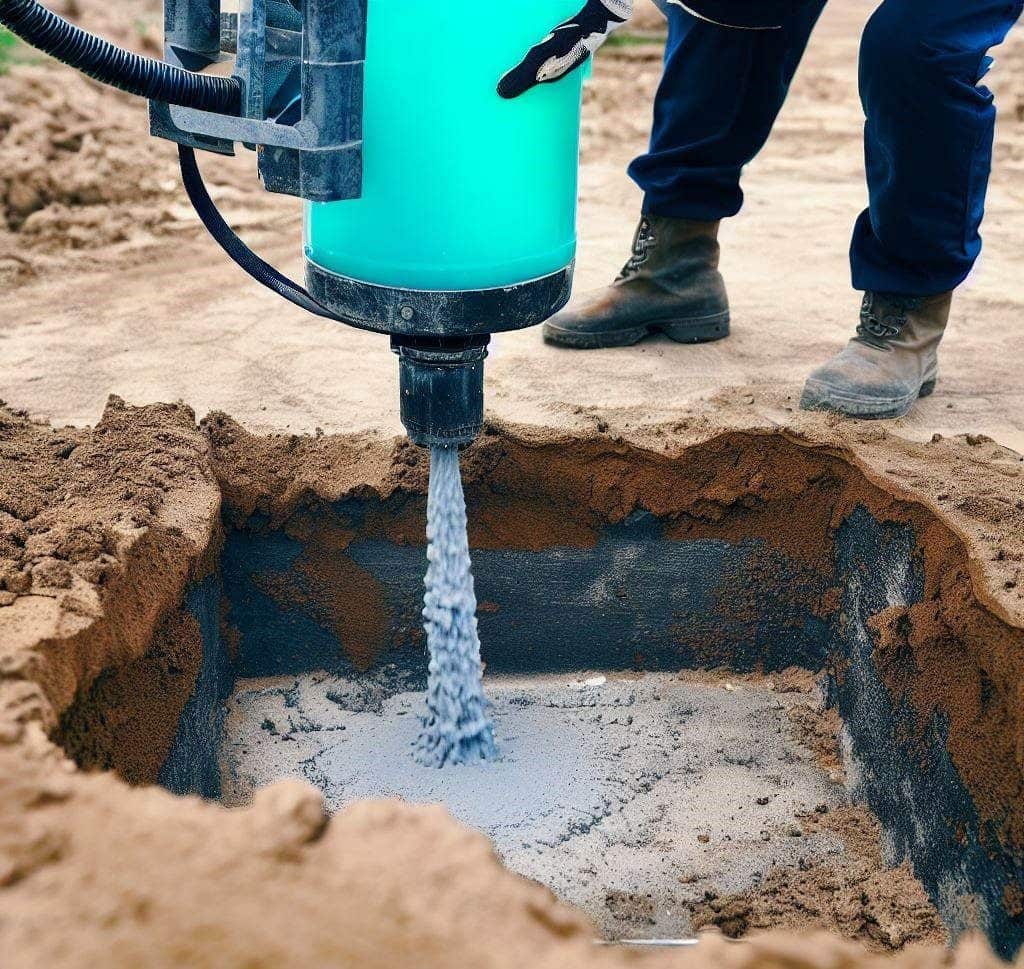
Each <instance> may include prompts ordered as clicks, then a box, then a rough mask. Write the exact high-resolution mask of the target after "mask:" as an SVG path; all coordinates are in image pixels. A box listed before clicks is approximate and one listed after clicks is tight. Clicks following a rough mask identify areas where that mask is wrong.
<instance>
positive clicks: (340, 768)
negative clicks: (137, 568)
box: [221, 673, 846, 938]
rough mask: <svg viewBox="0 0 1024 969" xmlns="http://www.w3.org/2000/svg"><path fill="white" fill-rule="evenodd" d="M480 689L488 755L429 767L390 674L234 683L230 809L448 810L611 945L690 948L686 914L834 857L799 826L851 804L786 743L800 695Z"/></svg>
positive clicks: (520, 681)
mask: <svg viewBox="0 0 1024 969" xmlns="http://www.w3.org/2000/svg"><path fill="white" fill-rule="evenodd" d="M392 679H394V678H392ZM487 690H488V694H489V695H490V697H491V700H492V701H493V714H494V721H495V729H496V734H497V741H498V745H499V748H500V756H499V759H498V760H497V761H495V762H493V763H490V764H475V765H466V766H456V767H448V768H445V769H437V768H431V767H425V766H422V765H420V764H418V763H417V762H416V761H415V759H414V758H413V744H414V741H415V740H416V736H417V733H418V731H419V727H420V721H419V717H420V716H421V715H422V714H423V696H422V693H419V692H414V691H411V690H409V689H408V688H407V687H403V686H402V685H401V684H400V683H399V684H397V685H392V686H388V685H387V680H386V677H364V678H360V679H344V678H340V677H337V676H333V675H328V674H326V673H310V674H306V675H304V676H301V677H298V678H295V677H278V678H274V679H263V680H242V681H240V682H239V683H238V685H237V689H236V692H235V693H234V695H233V696H232V697H231V699H230V701H229V704H228V716H227V719H226V723H225V728H224V740H223V745H222V750H221V773H222V780H223V787H224V801H225V802H226V803H228V804H242V803H245V802H246V801H247V800H248V799H249V798H250V797H251V795H252V792H253V791H254V790H255V789H257V788H259V787H261V786H263V785H265V784H267V783H270V782H271V781H273V780H275V779H278V778H281V777H285V776H288V777H301V778H304V779H306V780H308V781H309V782H311V783H312V784H314V785H315V786H317V787H318V788H320V790H322V791H323V793H324V795H325V797H326V799H327V803H328V805H329V807H330V808H331V810H332V811H336V810H338V809H340V808H342V807H343V806H344V805H345V804H347V803H349V802H350V801H354V800H359V799H363V798H376V797H390V796H397V797H402V798H405V799H406V800H409V801H413V802H419V803H437V802H441V803H444V804H445V805H447V807H448V809H449V810H450V811H451V812H452V814H454V815H455V816H456V817H457V818H459V819H461V820H462V821H464V822H465V823H466V824H469V825H471V826H472V827H475V828H477V829H479V830H481V831H483V832H485V833H486V834H487V835H488V836H489V837H490V838H491V839H492V841H493V842H494V845H495V847H496V849H497V851H498V853H499V854H500V855H501V857H502V858H503V860H504V861H505V863H506V864H507V865H508V867H509V868H511V869H512V870H514V871H517V872H519V873H521V874H523V875H526V876H527V877H529V878H533V879H536V880H537V881H540V882H542V883H544V884H546V885H548V886H549V887H550V888H552V889H553V890H554V891H555V892H556V894H558V895H559V896H561V897H562V898H563V899H565V900H566V901H569V902H572V903H574V904H576V905H578V906H580V907H582V908H583V909H584V910H585V911H586V912H587V913H588V914H589V915H590V916H591V918H592V919H593V920H594V921H595V922H596V923H597V924H598V926H599V927H600V929H601V930H602V932H604V933H605V935H606V936H607V937H609V938H623V937H629V938H642V937H648V938H650V937H663V936H679V935H685V934H687V933H688V932H689V931H690V920H689V905H688V902H691V901H693V900H696V899H698V898H702V897H703V896H704V895H705V893H707V892H715V893H717V894H719V895H722V894H727V893H731V892H737V891H745V890H748V889H750V888H753V887H755V886H756V885H757V884H758V883H759V882H760V880H761V879H762V878H763V877H764V875H765V873H766V872H767V871H768V870H770V869H771V868H773V867H775V866H777V865H793V864H801V863H803V864H806V863H807V861H809V860H810V859H811V858H812V857H817V858H819V859H820V858H821V857H822V856H828V855H836V854H839V853H841V852H842V850H843V849H842V845H841V843H840V842H839V841H837V840H835V839H832V838H830V837H825V836H814V837H811V838H808V837H806V836H804V835H803V834H802V833H801V832H800V829H799V825H798V823H797V821H796V817H797V815H798V814H799V813H801V812H806V811H810V810H813V809H814V808H815V807H816V806H818V805H821V804H826V805H829V806H830V807H834V806H837V805H840V804H843V803H845V802H846V796H845V792H844V790H843V788H842V787H841V786H839V785H837V784H835V783H833V782H832V781H830V779H829V778H828V777H827V776H826V775H825V773H824V772H823V771H822V770H821V769H820V768H819V767H818V766H817V764H816V763H815V760H814V757H813V755H812V754H811V753H810V751H808V750H806V749H804V748H802V747H800V746H799V744H797V743H796V742H795V741H794V740H793V739H792V736H791V731H790V726H789V721H788V718H787V715H786V707H787V706H788V705H790V704H792V703H795V702H806V698H805V697H803V696H799V695H797V696H794V695H791V694H780V693H776V692H774V690H773V689H772V684H771V682H770V681H768V680H763V681H755V682H736V683H729V684H728V688H727V685H726V681H725V680H722V681H718V682H708V681H707V680H699V679H696V678H692V677H689V678H688V677H685V676H684V677H676V676H673V675H668V674H649V675H644V676H632V675H628V674H623V675H613V676H608V677H605V676H601V675H594V676H591V677H589V678H588V677H586V676H581V677H580V678H579V679H576V680H574V679H572V678H570V677H565V676H529V677H525V676H524V677H488V678H487Z"/></svg>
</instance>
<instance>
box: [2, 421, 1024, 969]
mask: <svg viewBox="0 0 1024 969" xmlns="http://www.w3.org/2000/svg"><path fill="white" fill-rule="evenodd" d="M183 410H184V409H178V410H174V409H164V411H162V412H161V411H157V412H154V411H152V409H145V408H143V409H137V410H136V409H131V408H125V407H124V405H121V404H120V403H118V402H115V403H114V404H112V405H111V408H110V409H108V414H107V416H106V417H105V418H104V422H103V423H102V424H101V425H100V427H99V428H98V429H97V431H96V432H64V433H63V436H61V437H59V439H58V441H57V445H60V447H59V448H56V446H55V445H52V444H48V445H47V446H49V447H51V448H54V449H56V450H60V451H61V452H63V451H67V450H68V445H67V443H66V442H65V441H64V438H66V437H68V436H69V435H70V436H72V437H74V436H75V435H78V437H77V438H76V440H77V443H74V442H72V443H74V447H72V448H71V451H72V452H74V451H76V450H78V449H80V450H78V453H79V454H80V455H81V460H82V461H83V462H84V463H86V464H89V463H90V461H91V462H92V464H93V466H95V465H96V464H97V462H96V461H95V460H94V459H93V453H94V452H93V451H91V450H90V449H98V451H97V452H96V453H102V452H103V449H104V448H107V449H110V448H111V447H113V450H114V453H116V452H117V448H118V444H119V442H120V443H121V444H123V446H124V447H125V448H130V446H131V445H130V444H128V443H127V442H128V441H129V439H130V440H131V441H137V440H138V439H139V438H140V437H142V438H147V437H148V438H151V439H153V441H155V442H156V444H155V453H156V454H157V455H158V460H157V461H156V465H157V467H159V468H162V469H163V472H161V473H166V474H171V475H178V476H181V475H182V474H185V473H186V472H187V473H188V474H190V475H192V479H193V480H192V484H193V485H194V487H196V488H199V487H200V485H201V486H202V487H205V488H206V490H207V492H216V493H217V494H218V495H219V497H220V505H219V508H218V506H217V502H212V503H209V502H208V511H207V513H208V516H209V519H210V520H209V521H208V523H207V526H208V527H207V528H206V532H205V534H206V540H205V544H204V545H203V547H202V548H200V549H199V550H198V551H197V552H196V554H194V555H193V556H192V562H191V564H190V566H189V568H188V569H187V570H184V571H181V570H178V571H175V570H174V569H171V568H169V567H168V565H167V560H166V559H161V557H160V556H161V550H163V554H165V555H166V554H168V553H167V551H166V550H167V548H168V543H169V545H170V546H173V544H174V541H175V537H176V536H179V537H180V535H181V534H182V532H183V530H184V531H188V528H187V527H186V528H184V529H183V528H182V527H181V526H180V525H179V526H174V527H172V528H171V529H169V530H167V531H166V532H165V533H163V534H162V537H161V538H159V539H157V540H156V541H155V542H154V543H153V544H152V547H151V548H149V549H148V551H140V550H139V549H136V551H135V556H136V561H134V562H129V563H128V565H127V567H126V568H125V569H123V570H120V571H117V570H114V571H113V572H110V573H109V576H114V577H113V578H110V577H109V576H108V577H106V578H103V577H100V578H97V577H96V576H87V579H88V580H89V581H92V582H93V583H94V584H96V585H98V586H99V587H101V588H103V590H104V591H102V592H101V598H104V601H105V604H106V607H107V612H108V614H110V616H111V618H110V621H108V622H106V623H105V624H104V623H98V624H94V627H95V628H98V627H100V626H103V627H104V629H105V631H104V632H103V634H102V635H103V637H105V638H104V640H103V642H99V640H97V644H96V645H95V646H94V645H93V644H90V642H89V641H88V639H89V636H92V635H94V634H95V635H96V636H99V635H100V634H99V633H96V632H95V628H94V627H90V630H87V631H86V632H84V633H82V634H81V635H80V636H79V637H78V639H77V640H76V642H75V648H74V650H73V651H65V652H63V653H57V652H54V651H53V650H51V651H50V652H47V651H46V650H40V651H37V653H36V655H35V660H34V662H33V664H30V666H31V669H30V670H29V672H23V674H22V675H23V678H25V679H34V680H35V681H36V682H38V683H39V684H41V686H42V690H43V693H44V694H45V695H46V696H47V697H48V698H49V699H50V700H51V702H52V706H53V708H54V711H55V716H54V718H53V720H52V722H51V723H50V726H49V734H50V737H51V739H52V740H53V741H54V742H55V743H56V744H57V745H59V747H60V748H62V749H63V751H64V752H65V753H66V754H67V755H68V756H70V757H71V758H72V759H73V760H74V761H75V762H76V763H77V765H78V767H79V768H81V769H84V770H85V771H113V772H115V773H116V774H117V775H120V777H121V778H123V779H124V780H125V781H127V782H129V783H130V784H132V785H140V786H142V785H153V784H159V785H162V786H164V787H165V788H167V789H168V790H170V791H172V792H174V793H175V794H180V795H185V794H199V795H201V796H202V797H204V798H207V799H211V800H215V799H219V800H221V801H223V802H224V803H225V804H226V805H228V806H240V805H244V804H246V803H248V802H249V801H250V800H251V799H252V797H253V795H254V792H255V791H257V789H259V788H260V787H262V786H263V785H265V784H267V783H269V782H271V781H273V780H274V779H276V778H278V777H282V776H291V777H297V778H300V779H302V780H304V781H307V782H309V783H310V784H312V785H314V786H315V787H317V788H319V789H320V790H321V792H322V793H323V795H324V797H325V800H326V804H327V806H328V809H329V810H330V811H331V812H335V811H339V810H341V809H343V808H344V807H345V806H346V805H348V804H349V803H350V802H352V801H356V800H362V799H365V798H375V797H391V796H400V797H404V798H407V799H409V800H411V801H416V802H442V803H444V804H446V805H447V807H448V809H449V810H450V811H451V812H452V813H453V814H454V815H455V816H456V817H457V818H459V819H460V820H462V821H463V822H464V823H466V824H467V825H469V826H471V827H474V828H477V829H478V830H481V831H483V832H484V833H486V834H487V835H488V836H489V837H490V838H491V839H492V841H493V842H494V845H495V848H496V850H497V852H498V854H499V855H500V857H501V858H502V860H503V861H504V863H505V864H506V865H507V866H508V867H509V868H511V869H512V870H513V871H516V872H518V873H520V874H523V875H525V876H527V877H528V878H531V879H535V880H537V881H539V882H541V883H542V884H545V885H547V886H548V887H550V888H551V889H553V890H554V892H555V893H556V894H557V895H558V896H559V897H561V898H562V899H564V900H566V901H568V902H571V903H573V904H575V905H576V906H578V907H579V908H582V910H583V911H584V913H585V914H586V915H587V916H588V917H589V918H590V919H591V921H592V922H593V923H595V924H596V925H597V927H598V929H599V931H600V933H601V934H602V935H604V936H605V937H606V938H617V939H618V938H645V937H646V938H652V937H666V936H684V935H688V934H689V933H691V932H693V931H698V930H701V929H703V928H707V927H709V926H717V927H718V928H719V929H720V930H721V931H723V932H724V933H726V934H727V935H732V936H743V935H745V934H747V933H749V932H752V931H754V930H758V929H766V928H775V927H786V928H813V927H822V928H826V929H829V930H832V931H835V932H838V933H840V934H843V935H846V936H848V937H853V938H857V939H859V940H861V941H864V942H865V943H867V944H868V945H869V946H872V947H875V948H886V949H891V948H900V947H902V946H903V945H905V944H907V943H914V942H928V941H932V942H934V941H940V942H941V941H943V940H945V939H946V938H947V937H950V938H954V939H955V938H957V937H958V936H960V935H961V934H962V933H963V932H964V931H965V930H967V929H971V928H978V929H981V930H982V931H983V932H984V933H985V935H986V936H987V937H988V939H989V941H990V943H991V945H992V946H993V948H994V949H995V950H996V951H997V952H999V953H1001V954H1002V955H1004V956H1012V955H1014V954H1015V953H1016V951H1017V949H1018V948H1019V946H1020V943H1021V940H1022V939H1024V921H1022V913H1024V892H1022V889H1021V884H1022V882H1021V879H1022V876H1024V807H1022V805H1024V800H1022V798H1021V793H1022V792H1021V778H1022V771H1021V762H1022V751H1021V746H1020V745H1021V741H1020V738H1021V736H1022V735H1024V732H1022V729H1021V722H1020V716H1021V695H1022V693H1021V684H1022V683H1024V674H1022V671H1021V669H1020V664H1021V657H1022V656H1024V650H1022V647H1024V632H1022V630H1021V628H1020V626H1019V625H1015V624H1014V623H1013V622H1012V621H1011V619H1012V617H1008V616H1007V615H1006V614H1005V612H1003V614H1001V610H999V609H997V608H995V607H994V606H993V604H992V603H991V602H990V601H986V600H985V599H984V597H982V596H980V595H979V593H978V591H977V585H978V576H977V574H976V569H975V568H974V567H973V566H972V563H971V559H970V556H969V555H968V553H967V551H966V548H965V545H964V540H963V538H962V537H961V535H960V534H959V533H958V532H957V530H955V529H954V528H953V527H952V526H951V525H950V524H949V523H948V522H947V521H946V520H945V519H944V517H943V516H942V515H941V514H939V513H938V512H937V511H936V509H935V507H934V506H933V505H932V504H931V503H929V502H926V501H923V500H919V498H917V497H915V496H914V495H913V494H911V493H908V492H901V491H900V490H899V489H895V488H893V487H889V486H885V485H883V484H882V483H880V482H879V481H878V480H877V478H876V477H875V476H873V475H870V474H868V473H867V472H866V471H865V470H864V468H862V467H861V466H860V465H859V464H858V462H857V461H855V460H854V459H853V458H852V457H851V456H850V455H849V454H846V453H844V452H843V451H842V449H841V448H837V447H824V446H811V445H810V444H809V443H808V442H807V441H800V440H797V439H795V438H794V437H792V436H787V435H784V434H779V433H767V432H766V433H754V432H750V431H736V430H732V431H722V432H720V433H716V434H712V435H709V436H707V437H706V439H704V440H701V441H700V442H699V443H693V444H687V445H686V446H680V447H677V448H663V449H662V450H661V451H658V450H655V449H654V448H652V447H645V446H641V445H638V444H634V443H628V442H626V441H624V440H622V439H621V438H620V439H616V438H612V437H609V436H607V435H602V434H595V435H593V436H590V437H579V438H576V439H560V438H556V437H553V436H551V435H550V434H546V433H545V434H540V433H530V432H528V431H521V430H517V429H513V428H508V427H504V426H492V427H489V428H488V429H487V431H486V433H485V436H484V437H483V439H482V440H481V441H480V442H479V443H478V444H477V445H475V446H474V447H473V448H472V449H471V450H469V451H468V452H466V453H465V455H464V458H463V471H464V478H465V488H466V497H467V505H468V511H469V522H470V543H471V547H472V551H473V560H474V572H475V576H476V584H477V596H478V599H479V602H480V611H479V625H480V638H481V642H482V648H483V658H484V661H485V664H486V676H485V679H486V683H487V687H488V691H489V694H490V697H491V699H492V701H493V704H494V714H495V720H496V728H497V739H498V743H499V746H500V748H501V757H500V759H499V760H498V761H497V762H496V763H494V764H492V765H488V766H485V767H462V768H451V769H448V770H441V771H439V770H436V769H432V768H425V767H420V766H418V765H417V764H416V763H415V762H414V761H413V759H412V754H411V742H412V740H413V739H414V737H415V735H416V728H417V716H418V714H419V713H420V712H421V695H422V690H423V687H424V684H425V676H426V656H425V651H424V644H423V641H422V633H421V629H420V618H419V612H420V608H421V600H422V578H423V571H424V565H425V552H424V516H425V501H426V499H425V494H426V484H427V463H426V459H425V456H424V455H423V454H422V453H421V452H419V451H418V450H416V449H415V448H413V447H411V446H408V445H405V444H395V443H393V442H384V441H380V440H374V439H368V438H352V439H344V438H319V437H318V438H300V437H287V436H285V437H259V436H255V435H252V434H249V433H248V432H246V431H245V430H243V429H242V428H241V427H239V426H238V425H237V424H235V423H234V422H232V421H231V420H230V419H228V418H226V417H224V416H222V415H214V416H212V417H210V418H208V419H207V420H206V421H205V422H203V424H202V425H201V431H202V435H203V437H200V435H199V434H198V433H196V432H195V430H194V427H186V425H189V421H190V419H191V418H190V415H189V414H187V413H186V414H185V416H184V417H182V411H183ZM154 413H155V416H154ZM168 414H170V415H171V416H170V417H168ZM168 423H170V425H172V426H177V427H178V431H176V432H172V431H169V430H168ZM16 425H17V426H16ZM118 425H124V426H122V427H118ZM9 426H10V427H14V428H15V436H16V433H17V432H18V427H21V431H22V432H23V433H24V434H25V435H27V436H28V437H31V436H32V435H33V434H37V436H38V438H39V441H43V442H44V443H45V442H46V441H47V440H51V441H52V435H53V434H54V433H55V432H52V431H48V430H47V431H46V432H44V431H43V430H41V429H36V430H33V429H32V428H33V426H32V425H30V424H29V423H28V422H27V421H21V422H20V424H19V422H18V421H11V422H9ZM183 428H184V429H183ZM47 433H48V434H49V435H50V438H49V439H47V438H46V434H47ZM104 435H105V440H104V439H103V437H104ZM119 435H120V437H119ZM176 435H177V436H176ZM189 435H192V436H191V437H190V436H189ZM9 439H10V436H9ZM111 439H113V440H111ZM197 442H198V443H197ZM40 446H42V445H40ZM190 447H194V449H195V467H194V468H193V467H190V466H189V459H188V455H187V452H188V450H189V448H190ZM26 448H27V450H28V451H31V449H32V446H29V445H26ZM161 448H163V449H164V450H165V452H166V453H164V454H163V456H160V455H161ZM22 453H27V452H26V449H23V451H22ZM168 454H170V455H171V457H168V456H167V455H168ZM66 457H67V456H65V459H66ZM107 473H108V477H109V467H108V468H107ZM62 487H63V485H62ZM164 490H165V491H166V490H167V489H166V488H165V489H164ZM128 503H129V504H130V503H131V499H129V502H128ZM34 510H35V511H36V512H37V513H38V512H39V509H38V508H37V509H34ZM8 514H9V517H17V515H16V514H12V513H8ZM196 516H197V518H202V514H199V513H196ZM22 517H23V518H24V517H25V516H22ZM51 522H52V518H51ZM135 524H136V525H138V524H140V523H138V522H136V523H135ZM193 524H194V523H193ZM175 529H177V531H175ZM24 531H25V528H24V527H23V528H22V533H24ZM29 531H31V528H29ZM20 544H21V546H22V548H29V549H30V548H31V547H32V545H33V536H32V535H27V536H26V535H25V534H22V535H21V539H20ZM79 544H81V540H79ZM62 554H63V553H61V552H59V551H53V550H51V552H50V558H49V559H48V560H47V562H48V563H49V564H48V565H47V568H49V570H50V572H51V573H52V572H53V571H54V570H56V571H60V570H59V569H57V567H56V566H54V564H53V562H54V561H55V560H56V561H60V560H61V556H62ZM99 555H100V556H101V557H102V556H103V555H105V556H106V557H107V559H111V560H112V559H115V558H116V557H117V555H116V550H115V549H114V548H113V546H111V547H110V548H105V549H104V550H102V551H101V552H100V553H99ZM82 557H83V558H85V557H88V556H82ZM154 563H156V564H154ZM28 571H29V570H23V571H22V572H16V571H15V569H14V567H8V572H7V579H6V582H7V587H8V589H11V588H15V589H16V588H18V587H19V581H20V580H18V579H17V575H25V574H27V572H28ZM38 571H39V578H37V579H35V591H36V592H39V591H42V589H43V588H44V585H45V582H46V581H48V580H47V578H46V576H47V575H48V574H49V573H47V571H46V570H45V569H43V570H38ZM133 573H134V575H133ZM33 574H34V573H33ZM105 575H107V573H105ZM80 581H81V575H80V574H79V573H78V572H76V571H75V567H74V566H72V567H70V572H69V577H67V582H66V583H65V587H68V588H72V589H74V588H76V587H77V585H78V583H79V582H80ZM154 583H155V585H154ZM21 587H22V591H23V592H26V591H27V590H26V589H25V587H24V584H22V586H21ZM156 587H159V588H160V589H161V590H162V591H163V593H166V595H165V604H164V606H161V607H159V608H158V607H157V606H156V605H152V606H151V607H150V608H149V611H148V612H146V611H145V609H141V607H140V606H139V603H153V602H155V601H156V600H157V599H159V596H157V595H156V594H155V593H154V592H153V589H154V588H156ZM147 590H148V595H147ZM44 594H45V593H44ZM115 595H116V596H121V597H125V598H126V599H134V603H133V604H131V605H125V606H124V607H123V613H122V614H121V615H117V614H116V613H117V609H116V608H115V607H112V605H111V603H112V600H111V597H112V596H115ZM18 599H19V595H18V594H17V593H15V592H10V591H9V592H8V593H6V601H9V602H11V605H10V606H9V607H7V608H5V609H0V620H2V619H3V618H4V613H7V614H8V615H11V614H12V613H13V611H14V608H15V607H17V606H18V602H17V601H16V600H18ZM114 606H116V603H115V604H114ZM7 628H10V627H7ZM111 628H113V630H114V631H113V632H111ZM140 629H145V630H148V638H147V639H146V640H145V642H142V641H139V642H134V645H133V640H132V637H133V636H135V635H136V634H137V632H138V630H140ZM118 630H120V632H119V631H118ZM118 635H120V636H121V638H122V640H123V642H120V643H119V642H118ZM50 642H51V645H52V642H53V640H51V641H50ZM40 655H42V656H43V657H44V658H43V659H40V658H39V657H40ZM90 656H91V657H93V658H92V659H91V660H89V661H86V660H84V659H83V658H82V657H90ZM75 657H77V659H75ZM73 660H74V662H75V663H76V664H77V666H76V668H75V669H74V670H73V671H72V670H66V669H62V667H61V664H62V662H65V663H67V664H71V663H72V661H73ZM13 665H14V664H12V663H8V669H10V668H12V666H13ZM25 669H29V667H28V666H26V667H25ZM182 803H183V804H184V803H186V802H182ZM425 850H429V846H425Z"/></svg>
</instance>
